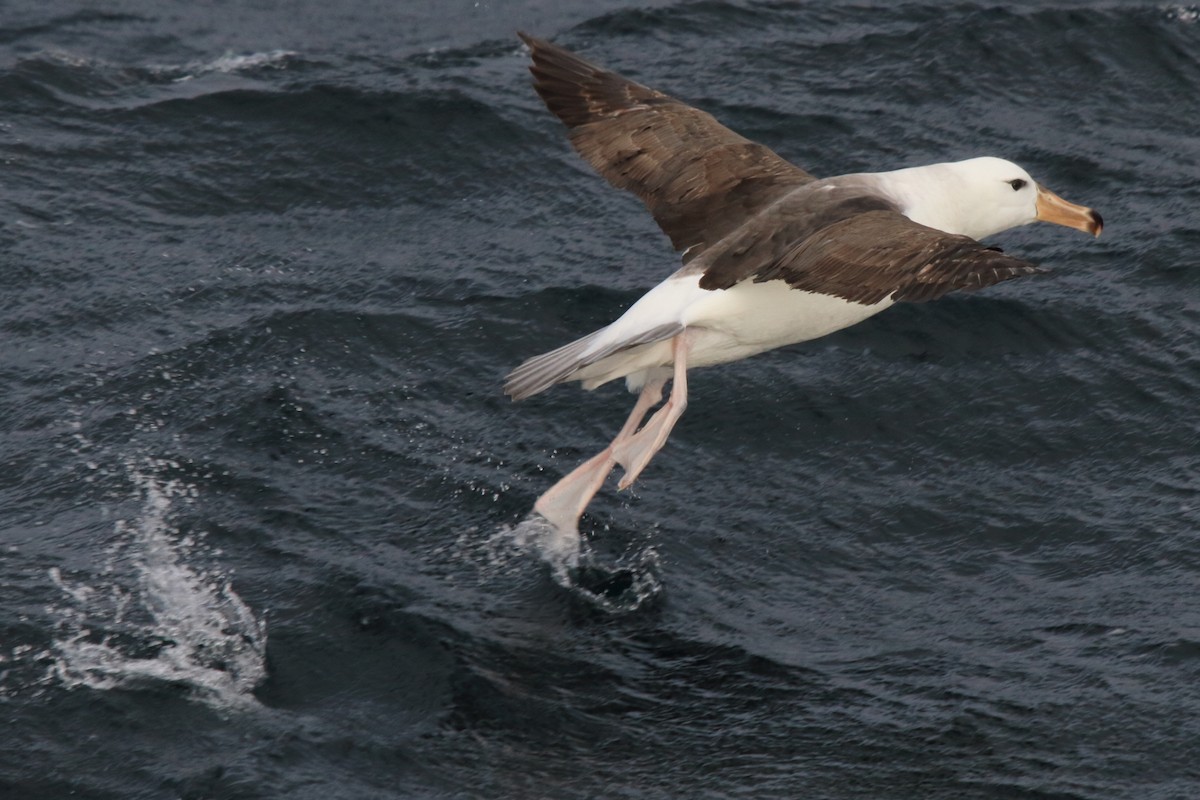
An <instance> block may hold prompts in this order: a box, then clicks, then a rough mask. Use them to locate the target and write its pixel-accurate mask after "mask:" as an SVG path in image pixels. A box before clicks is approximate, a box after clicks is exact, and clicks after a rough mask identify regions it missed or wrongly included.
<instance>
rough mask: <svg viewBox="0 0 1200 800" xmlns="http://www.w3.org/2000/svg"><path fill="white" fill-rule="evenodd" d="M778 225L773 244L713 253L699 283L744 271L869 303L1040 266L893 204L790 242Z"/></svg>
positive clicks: (933, 295)
mask: <svg viewBox="0 0 1200 800" xmlns="http://www.w3.org/2000/svg"><path fill="white" fill-rule="evenodd" d="M764 222H765V220H764ZM782 227H783V228H784V229H786V225H784V226H782ZM779 229H780V228H779V227H776V228H774V229H773V232H772V234H771V235H772V236H773V238H774V239H775V241H777V242H779V243H780V244H778V245H776V246H774V247H768V246H764V245H760V246H759V247H757V248H756V247H755V246H754V245H753V244H752V243H751V244H750V246H748V247H746V248H745V249H744V252H743V253H742V254H740V255H739V254H738V253H737V252H736V249H737V248H733V249H728V250H726V251H724V252H721V253H715V254H713V255H714V256H716V257H715V258H713V259H712V262H711V264H710V265H709V266H708V268H707V269H706V271H705V273H704V277H703V278H702V279H701V281H700V286H701V287H703V288H705V289H723V288H728V287H730V286H733V285H734V284H735V283H738V282H740V281H742V280H745V279H747V278H753V279H754V280H755V281H756V282H763V281H769V280H783V281H786V282H787V283H788V284H789V285H790V286H791V287H792V288H794V289H802V290H804V291H810V292H819V293H821V294H828V295H834V296H836V297H841V298H842V299H844V300H849V301H851V302H855V303H862V304H864V305H874V304H875V303H878V302H879V301H881V300H883V299H885V298H887V297H891V298H893V299H895V300H897V301H909V302H916V303H919V302H925V301H927V300H936V299H937V298H939V297H941V296H942V295H945V294H947V293H949V292H952V291H955V290H958V289H963V290H968V291H969V290H973V289H982V288H983V287H985V286H991V285H992V284H996V283H1000V282H1001V281H1006V280H1009V279H1011V278H1019V277H1021V276H1022V275H1031V274H1033V273H1036V272H1041V271H1042V270H1040V269H1038V268H1037V267H1036V266H1034V265H1033V264H1030V263H1029V262H1027V261H1022V260H1020V259H1018V258H1013V257H1012V256H1007V255H1005V254H1004V253H1002V252H1000V251H999V250H997V249H995V248H989V247H985V246H984V245H982V244H980V243H979V242H977V241H975V240H974V239H972V238H970V237H968V236H956V235H953V234H948V233H944V232H942V231H939V230H936V229H934V228H929V227H926V226H924V225H919V224H917V223H915V222H913V221H912V220H910V219H908V218H907V217H905V216H904V215H902V214H900V213H899V212H896V211H892V210H868V211H864V212H863V213H856V214H853V215H852V216H848V217H845V218H843V219H840V220H838V221H836V222H833V223H832V224H830V225H827V226H825V227H822V228H821V229H820V230H818V231H816V232H815V233H812V234H811V235H809V236H807V237H805V238H803V239H800V240H797V239H792V240H791V244H789V245H783V244H782V242H783V240H782V239H780V238H779V234H778V231H779ZM766 230H767V229H766V228H764V233H765V232H766ZM764 241H768V242H769V240H764ZM756 250H757V253H756Z"/></svg>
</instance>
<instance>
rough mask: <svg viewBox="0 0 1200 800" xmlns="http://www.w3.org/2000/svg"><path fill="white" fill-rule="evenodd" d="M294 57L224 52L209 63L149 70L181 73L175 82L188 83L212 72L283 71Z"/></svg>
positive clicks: (285, 53) (291, 54)
mask: <svg viewBox="0 0 1200 800" xmlns="http://www.w3.org/2000/svg"><path fill="white" fill-rule="evenodd" d="M296 55H297V53H296V52H295V51H292V50H271V51H268V52H265V53H243V54H240V55H238V54H234V53H232V52H226V53H225V54H224V55H221V56H219V57H217V58H215V59H212V60H210V61H193V62H191V63H189V64H186V65H184V66H183V67H178V66H165V65H157V66H154V67H151V70H152V71H154V72H158V73H160V74H165V75H170V74H173V73H181V74H179V75H177V76H176V77H175V80H176V81H189V80H192V79H193V78H197V77H199V76H201V75H207V74H210V73H214V72H216V73H221V74H228V73H231V72H244V71H246V70H252V69H283V68H284V66H285V65H286V63H287V61H288V59H291V58H295V57H296Z"/></svg>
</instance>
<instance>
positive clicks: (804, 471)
mask: <svg viewBox="0 0 1200 800" xmlns="http://www.w3.org/2000/svg"><path fill="white" fill-rule="evenodd" d="M517 29H524V30H528V31H530V32H532V33H535V34H538V35H543V36H547V37H551V38H554V39H555V40H557V41H559V42H560V43H563V44H565V45H567V46H569V47H572V48H575V49H578V50H580V51H581V52H583V53H584V54H585V55H586V56H587V57H589V58H592V59H594V60H597V61H600V62H602V63H605V64H607V65H609V66H612V67H614V68H616V69H619V70H620V71H622V72H624V73H625V74H627V75H629V76H630V77H633V78H635V79H637V80H640V81H642V82H644V83H648V84H650V85H652V86H655V87H657V88H661V89H663V90H666V91H669V92H671V93H673V94H675V95H676V96H679V97H681V98H684V99H686V100H689V101H691V102H694V103H696V104H699V105H701V106H702V107H704V108H705V109H707V110H708V111H710V112H712V113H714V114H716V115H717V117H718V118H720V119H721V120H723V121H724V122H726V123H727V124H729V125H731V126H732V127H734V128H736V129H737V130H739V131H740V132H742V133H743V134H745V135H747V136H750V137H752V138H755V139H757V140H760V141H763V142H764V143H766V144H768V145H770V146H772V147H773V148H775V149H776V150H777V151H778V152H780V153H781V154H782V155H784V156H785V157H787V158H790V159H793V160H794V161H796V162H797V163H799V164H801V165H803V166H804V167H806V168H808V169H810V170H811V171H812V172H814V173H816V174H818V175H830V174H838V173H843V172H851V171H860V170H884V169H892V168H897V167H901V166H911V165H917V164H922V163H929V162H934V161H941V160H949V159H955V158H963V157H968V156H973V155H982V154H990V155H998V156H1002V157H1006V158H1010V159H1012V160H1014V161H1017V162H1019V163H1021V164H1022V165H1023V166H1025V167H1026V168H1027V169H1029V171H1030V172H1031V173H1032V174H1033V175H1034V176H1035V177H1036V178H1038V179H1039V180H1040V181H1042V182H1043V183H1045V184H1046V185H1048V186H1049V187H1051V188H1053V189H1054V190H1055V191H1057V192H1059V193H1060V194H1062V195H1063V196H1064V197H1066V198H1068V199H1070V200H1073V201H1075V202H1079V203H1084V204H1087V205H1090V206H1093V207H1095V208H1096V209H1097V210H1099V211H1100V212H1101V213H1102V214H1103V215H1104V218H1105V221H1106V223H1107V227H1106V229H1105V233H1104V236H1103V237H1101V238H1100V239H1099V240H1096V241H1093V240H1091V239H1089V238H1088V237H1086V236H1083V235H1081V234H1078V233H1075V232H1072V231H1067V230H1065V229H1061V228H1055V227H1051V226H1032V227H1029V228H1025V229H1021V230H1019V231H1014V232H1010V233H1008V234H1005V235H1003V236H1001V237H998V238H997V241H996V243H997V244H1001V245H1003V246H1004V247H1005V248H1006V250H1008V252H1010V253H1014V254H1017V255H1020V256H1023V257H1027V258H1029V259H1031V260H1033V261H1036V262H1038V263H1040V264H1042V265H1043V266H1046V267H1048V268H1049V269H1050V273H1049V274H1047V275H1044V276H1039V277H1036V278H1032V279H1027V280H1021V281H1014V282H1012V283H1008V284H1005V285H1003V286H999V287H995V288H993V289H990V290H988V291H986V292H983V293H980V294H976V295H970V296H966V295H963V296H952V297H949V298H946V299H944V300H942V301H939V302H937V303H934V304H929V305H921V306H905V307H897V308H894V309H892V310H889V311H888V312H886V313H884V314H882V315H880V316H879V317H876V318H873V319H871V320H869V321H867V322H866V323H863V324H861V325H859V326H857V327H856V328H853V329H851V330H848V331H845V332H842V333H840V334H837V335H834V336H831V337H828V338H826V339H823V340H819V341H816V342H811V343H808V344H805V345H802V346H797V347H792V348H787V349H784V350H780V351H776V352H773V353H769V354H766V355H763V356H760V357H757V358H754V359H751V360H748V361H744V362H741V363H737V364H732V365H727V366H724V367H719V368H713V369H711V370H702V371H697V372H696V373H694V374H693V376H692V380H691V387H690V388H691V400H692V403H691V407H690V409H689V410H688V413H687V415H686V416H685V417H684V419H683V420H682V422H681V423H680V425H679V426H678V428H677V429H676V431H675V433H674V435H673V436H672V438H671V441H670V442H669V444H668V445H667V447H666V449H665V450H664V451H663V452H662V453H661V454H660V456H659V457H658V458H657V459H656V460H655V462H654V463H653V464H652V465H651V466H650V468H649V469H648V470H647V471H646V473H645V475H644V476H643V479H642V480H641V482H640V483H639V484H638V486H637V487H636V488H635V490H634V491H633V492H626V493H617V492H616V491H615V488H614V487H613V486H611V485H610V486H609V487H608V489H606V491H605V492H604V493H602V494H601V496H600V497H599V498H598V500H597V502H596V503H595V504H594V505H593V507H592V509H591V512H590V513H589V515H588V516H586V517H585V518H584V525H583V529H584V532H585V536H586V542H585V548H586V550H585V557H584V569H583V570H581V571H580V572H577V573H572V574H570V575H564V574H563V573H562V571H561V570H559V569H556V565H555V564H554V563H548V562H547V560H546V558H545V557H544V552H543V545H544V544H545V543H544V542H542V541H540V540H539V539H538V538H537V536H536V535H535V533H531V531H530V530H529V528H528V526H526V525H523V524H522V521H523V520H524V519H525V517H526V515H527V514H528V512H529V510H530V508H531V506H532V504H533V502H534V500H535V498H536V497H537V495H538V494H539V493H540V492H541V491H543V490H544V489H545V488H547V487H548V486H550V485H551V484H552V483H553V482H554V480H556V479H557V478H558V477H560V476H561V475H562V474H564V473H565V472H566V471H567V470H569V469H571V468H572V467H573V466H574V465H575V464H577V463H578V462H579V461H581V460H582V459H584V458H586V457H587V456H590V455H591V454H593V453H594V452H595V451H597V450H598V449H599V448H600V447H602V446H603V445H604V443H605V442H607V440H608V439H609V438H610V437H611V436H612V434H613V433H614V432H615V430H616V428H617V427H618V426H619V424H620V422H621V420H622V419H623V418H624V416H625V414H626V413H627V411H628V409H629V407H630V405H631V403H632V398H631V397H630V396H628V395H627V394H625V393H624V391H623V390H622V389H621V388H619V387H616V386H609V387H605V388H603V389H601V390H598V391H597V392H594V393H583V392H580V391H578V390H577V389H576V388H574V387H560V388H557V389H555V390H554V391H552V392H550V393H547V394H546V395H543V396H540V397H538V398H536V399H533V400H531V401H529V402H526V403H522V404H516V405H513V404H510V403H509V402H508V401H507V400H506V399H505V398H504V397H503V396H502V395H501V394H500V383H501V380H502V378H503V375H504V373H505V372H506V371H507V370H508V369H510V368H511V367H513V366H514V365H516V364H517V363H519V362H520V361H521V360H522V359H523V358H526V357H528V356H530V355H534V354H536V353H539V352H542V351H544V350H547V349H550V348H552V347H555V346H557V345H559V344H563V343H565V342H567V341H569V340H571V339H574V338H576V337H578V336H580V335H582V334H584V333H587V332H589V331H591V330H593V329H594V328H597V327H599V326H601V325H603V324H606V323H607V322H608V321H610V320H611V319H612V318H614V317H615V316H616V315H618V314H619V313H620V312H621V311H622V310H623V309H624V308H625V307H627V306H628V305H629V304H630V303H631V302H633V301H634V300H635V299H636V298H637V297H639V296H640V294H641V293H642V292H643V291H645V290H646V289H647V288H649V287H650V286H652V285H653V284H655V283H656V282H657V281H659V280H660V279H662V278H663V277H665V276H666V275H667V274H669V273H670V272H671V271H672V270H673V269H674V268H675V265H676V264H677V256H676V255H675V254H674V253H673V252H672V251H671V249H670V246H669V244H668V243H667V241H666V239H665V237H663V236H662V235H661V234H660V233H659V231H658V230H657V228H656V227H655V226H654V224H653V222H652V221H651V220H650V219H649V217H648V216H647V215H646V214H645V212H644V210H643V209H642V207H641V205H640V203H638V201H637V200H636V199H634V198H632V197H629V196H626V195H623V194H621V193H619V192H617V191H615V190H613V189H611V188H610V187H608V186H607V185H606V184H605V183H604V182H603V181H602V180H601V179H599V178H598V177H596V176H595V175H593V174H592V173H591V171H590V170H589V169H588V168H587V166H586V165H585V164H584V163H583V162H582V161H581V160H580V159H578V157H577V156H575V155H574V153H572V152H571V150H570V148H569V146H568V145H567V143H566V138H565V136H564V134H563V131H562V129H561V126H560V125H559V124H558V123H557V122H556V121H555V120H554V119H553V118H552V117H551V116H550V115H549V114H548V113H547V112H546V110H545V109H544V108H543V107H542V105H541V103H540V101H539V100H538V99H537V97H536V96H535V95H534V93H533V91H532V89H531V88H530V86H529V78H528V74H527V72H526V64H527V61H528V55H527V53H526V52H524V51H523V50H522V48H521V47H520V46H519V43H518V41H517V39H516V37H515V35H514V32H515V31H516V30H517ZM0 108H2V109H3V114H2V115H0V170H2V172H0V174H2V175H3V184H2V186H3V191H2V192H0V245H2V247H0V281H2V290H0V327H2V330H3V340H2V341H3V347H2V348H0V381H2V383H0V719H2V721H3V722H2V727H3V730H4V734H3V737H4V739H3V747H0V797H3V798H6V799H7V798H19V799H21V800H24V799H25V798H30V799H40V798H65V797H74V798H114V799H115V798H121V799H122V800H124V799H125V798H147V799H153V800H160V799H161V800H168V799H170V800H175V799H176V798H187V799H188V800H193V799H194V800H201V798H288V800H305V799H307V798H312V799H313V800H316V799H317V798H321V800H326V799H327V798H347V799H348V800H349V799H351V798H352V799H354V800H358V799H359V798H508V797H512V798H528V797H538V798H543V797H544V798H615V797H627V798H734V797H754V798H759V797H789V798H791V797H803V798H885V797H886V798H1096V799H1097V800H1099V798H1137V799H1138V800H1144V799H1147V798H1148V799H1151V800H1159V799H1164V800H1165V799H1166V798H1194V797H1197V796H1200V494H1198V490H1200V414H1198V411H1197V398H1198V397H1200V256H1198V255H1197V249H1198V248H1200V215H1198V214H1197V211H1196V209H1197V206H1198V205H1200V7H1198V6H1196V5H1192V4H1177V3H1164V4H1154V3H1121V2H1113V3H1077V4H1068V3H1029V4H1020V5H1014V6H1012V7H1007V8H1002V7H996V6H991V5H977V4H970V3H960V4H957V5H943V4H904V5H894V4H891V3H870V2H867V3H856V4H845V3H786V2H765V3H745V2H741V3H726V2H700V3H676V4H671V3H643V4H640V5H620V4H616V3H606V2H587V3H584V2H567V3H548V2H534V1H533V0H526V2H522V3H496V2H493V3H474V2H451V3H433V2H429V3H411V2H410V3H401V4H393V3H340V4H339V3H317V2H307V1H306V0H299V1H298V2H292V3H279V2H275V3H243V4H238V3H191V4H163V3H154V2H149V1H148V0H126V2H118V3H109V4H105V5H104V7H103V9H101V7H100V6H98V5H96V4H92V3H72V2H65V1H64V0H48V2H45V3H40V4H34V3H22V4H16V5H12V4H10V5H8V6H5V7H4V8H3V9H2V13H0Z"/></svg>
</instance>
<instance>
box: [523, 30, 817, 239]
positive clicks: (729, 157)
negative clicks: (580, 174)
mask: <svg viewBox="0 0 1200 800" xmlns="http://www.w3.org/2000/svg"><path fill="white" fill-rule="evenodd" d="M518 35H519V36H520V37H521V39H522V40H523V41H524V42H525V43H526V44H527V45H529V48H530V50H531V51H532V54H533V65H532V66H531V67H530V68H529V69H530V72H532V73H533V76H534V79H535V80H534V88H535V89H536V90H537V93H538V94H539V95H541V97H542V100H544V101H545V103H546V106H547V107H548V108H549V109H550V110H551V111H552V112H553V113H554V115H555V116H557V117H558V118H559V119H560V120H562V121H563V123H565V124H566V126H567V127H568V128H569V129H570V134H569V135H570V138H571V143H572V144H573V145H574V146H575V149H576V150H577V151H578V152H579V154H580V155H582V156H583V157H584V159H585V160H587V162H588V163H589V164H591V165H592V167H593V168H595V170H596V171H597V172H599V173H600V174H601V175H602V176H604V177H605V178H606V179H607V180H608V181H609V182H610V183H612V184H613V185H614V186H616V187H617V188H620V189H628V190H629V191H631V192H633V193H634V194H636V195H637V196H638V197H640V198H641V199H642V201H643V202H644V203H645V204H646V207H647V208H648V209H649V210H650V213H651V214H652V215H653V216H654V220H655V221H656V222H657V223H658V225H659V227H661V228H662V229H663V232H665V233H666V234H667V236H669V237H671V243H672V244H674V245H675V248H676V249H677V250H682V251H685V253H684V261H685V262H687V261H690V260H691V259H692V258H694V257H695V256H697V255H698V254H699V253H701V252H702V251H704V250H705V249H706V248H708V247H710V246H711V245H713V244H715V243H716V242H718V241H720V240H721V239H722V238H724V237H725V236H726V235H727V234H729V233H730V232H731V231H733V230H736V229H737V228H738V227H740V226H741V225H742V223H744V222H745V221H746V220H747V219H749V218H750V217H752V216H754V215H755V214H757V213H758V212H760V211H762V210H763V209H764V208H766V207H767V206H769V205H771V204H772V203H774V202H775V201H776V200H778V199H779V198H781V197H783V196H784V195H785V194H787V193H788V192H789V191H791V190H793V189H795V188H796V187H798V186H802V185H803V184H805V183H809V182H810V181H812V180H814V178H813V176H812V175H809V174H808V173H807V172H805V171H804V170H802V169H800V168H799V167H797V166H795V165H794V164H791V163H789V162H788V161H786V160H784V159H782V158H780V157H779V156H778V155H776V154H775V153H774V152H773V151H771V150H770V149H769V148H767V147H764V146H763V145H761V144H757V143H755V142H752V141H750V140H749V139H746V138H745V137H742V136H739V135H738V134H736V133H734V132H733V131H731V130H729V129H728V128H726V127H725V126H724V125H722V124H721V123H719V122H717V121H716V120H715V119H714V118H713V117H712V116H710V115H709V114H706V113H704V112H703V111H700V110H699V109H696V108H692V107H691V106H689V105H686V104H685V103H681V102H679V101H678V100H676V99H674V98H672V97H669V96H668V95H665V94H663V93H662V92H658V91H655V90H654V89H650V88H648V87H646V86H642V85H641V84H638V83H634V82H633V81H631V80H628V79H626V78H623V77H621V76H620V75H618V74H616V73H615V72H610V71H609V70H606V69H603V68H601V67H598V66H596V65H595V64H591V63H589V62H587V61H585V60H584V59H582V58H580V57H579V56H577V55H575V54H574V53H572V52H571V51H569V50H566V49H564V48H562V47H559V46H558V45H554V44H551V43H549V42H546V41H543V40H540V39H535V38H534V37H532V36H528V35H526V34H524V33H521V34H518Z"/></svg>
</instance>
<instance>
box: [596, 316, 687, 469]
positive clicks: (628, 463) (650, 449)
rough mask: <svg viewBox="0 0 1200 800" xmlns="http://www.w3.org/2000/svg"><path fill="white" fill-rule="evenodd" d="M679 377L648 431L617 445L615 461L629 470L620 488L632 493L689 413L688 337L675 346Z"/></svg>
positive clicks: (653, 418)
mask: <svg viewBox="0 0 1200 800" xmlns="http://www.w3.org/2000/svg"><path fill="white" fill-rule="evenodd" d="M672 355H673V356H674V359H675V373H674V375H673V376H672V378H671V396H670V397H669V398H667V404H666V405H664V406H663V407H662V408H660V409H659V410H658V411H656V412H655V413H654V416H653V417H651V418H650V421H649V422H647V423H646V425H645V427H644V428H642V429H641V430H640V431H638V432H637V433H636V434H634V435H632V436H629V437H627V438H625V439H624V440H621V441H619V442H614V443H613V445H612V447H613V457H614V458H615V459H616V461H617V462H618V463H619V464H620V465H621V466H622V467H624V468H625V475H624V477H622V478H621V482H620V483H618V484H617V487H618V488H621V489H628V488H629V487H630V486H632V485H633V482H634V481H635V480H637V478H638V476H639V475H641V474H642V470H643V469H645V468H646V465H647V464H649V463H650V459H652V458H654V454H655V453H657V452H658V451H659V450H661V449H662V446H663V445H664V444H666V443H667V437H668V436H670V435H671V429H672V428H674V427H675V423H676V422H678V421H679V418H680V417H681V416H683V412H684V411H685V410H686V409H687V355H688V343H687V338H686V334H680V335H678V336H676V337H675V340H674V342H672Z"/></svg>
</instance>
